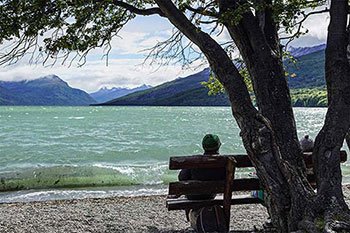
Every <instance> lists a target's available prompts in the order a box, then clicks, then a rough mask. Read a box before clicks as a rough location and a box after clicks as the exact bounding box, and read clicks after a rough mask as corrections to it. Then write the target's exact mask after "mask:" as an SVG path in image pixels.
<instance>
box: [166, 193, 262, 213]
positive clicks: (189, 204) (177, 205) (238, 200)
mask: <svg viewBox="0 0 350 233" xmlns="http://www.w3.org/2000/svg"><path fill="white" fill-rule="evenodd" d="M262 203H263V201H262V200H260V199H259V198H256V197H251V196H250V195H240V196H234V198H233V199H231V205H243V204H262ZM213 205H223V199H222V197H218V198H215V199H214V200H188V199H186V198H179V199H167V202H166V206H167V208H168V210H183V209H196V208H201V207H205V206H213Z"/></svg>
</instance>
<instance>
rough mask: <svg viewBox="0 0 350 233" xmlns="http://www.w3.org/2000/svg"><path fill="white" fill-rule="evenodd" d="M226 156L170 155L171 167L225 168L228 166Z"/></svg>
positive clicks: (175, 168)
mask: <svg viewBox="0 0 350 233" xmlns="http://www.w3.org/2000/svg"><path fill="white" fill-rule="evenodd" d="M226 159H227V158H226V157H225V156H205V155H193V156H176V157H170V162H169V169H170V170H178V169H184V168H185V169H186V168H188V169H190V168H224V167H225V166H226Z"/></svg>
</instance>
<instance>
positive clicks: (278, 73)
mask: <svg viewBox="0 0 350 233" xmlns="http://www.w3.org/2000/svg"><path fill="white" fill-rule="evenodd" d="M219 2H220V3H221V4H220V10H221V12H222V14H225V12H226V11H228V10H231V11H232V10H235V8H237V6H236V5H235V4H232V1H231V2H230V1H219ZM267 2H270V3H271V1H267ZM224 24H225V26H226V28H227V29H228V31H229V33H230V35H231V37H232V38H233V39H234V41H235V44H236V45H237V47H238V49H239V51H240V53H241V55H242V57H243V60H244V61H245V64H246V66H247V68H248V71H249V73H250V76H251V79H252V81H253V87H254V92H255V96H256V99H257V105H258V107H259V110H260V111H261V113H262V115H263V116H265V117H267V118H268V119H269V120H270V122H271V127H272V128H273V130H274V132H275V135H276V143H277V145H278V148H279V150H280V152H281V157H282V159H283V160H285V161H286V162H288V170H289V171H285V169H284V171H283V173H284V174H286V175H287V176H288V175H289V173H293V176H292V177H299V180H295V181H294V182H287V183H285V184H283V189H284V190H288V192H289V193H290V194H289V195H290V200H289V202H287V203H285V204H286V205H285V213H283V216H285V219H284V220H283V221H287V222H288V229H289V230H295V229H296V228H297V227H298V222H299V221H301V219H303V218H304V211H303V208H302V206H303V205H302V203H300V200H303V198H300V194H301V193H303V195H306V196H307V197H309V199H308V200H312V198H311V197H313V196H314V195H313V192H312V190H311V188H310V186H309V184H308V182H307V181H306V179H305V165H304V160H303V159H302V152H301V149H300V145H299V142H298V138H297V132H296V125H295V120H294V115H293V111H292V104H291V98H290V93H289V88H288V84H287V80H286V77H285V71H284V68H283V63H282V56H281V51H280V47H279V42H278V35H277V28H276V24H275V23H274V20H273V16H272V9H271V8H269V7H267V8H266V9H265V11H264V12H257V14H256V16H255V15H253V13H252V12H251V11H248V12H246V13H244V14H243V15H242V20H241V21H240V22H238V23H237V22H230V21H227V22H226V23H224ZM258 176H259V172H258ZM259 177H261V176H259ZM287 179H288V180H290V179H289V177H287ZM297 186H298V187H297ZM271 198H272V200H271V201H272V202H276V200H274V198H273V197H271ZM269 209H270V212H271V216H272V220H273V222H274V223H275V225H280V221H281V216H280V214H275V213H273V210H272V209H271V208H269Z"/></svg>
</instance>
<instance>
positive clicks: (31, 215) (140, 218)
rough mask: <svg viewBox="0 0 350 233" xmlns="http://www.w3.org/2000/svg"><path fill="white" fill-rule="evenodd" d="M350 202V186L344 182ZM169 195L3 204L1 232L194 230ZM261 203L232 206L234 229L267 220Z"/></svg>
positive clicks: (247, 228) (253, 227) (241, 229)
mask: <svg viewBox="0 0 350 233" xmlns="http://www.w3.org/2000/svg"><path fill="white" fill-rule="evenodd" d="M344 195H345V198H346V200H347V203H348V204H350V186H349V185H347V186H344ZM165 199H166V196H143V197H118V198H100V199H99V198H95V199H88V198H87V199H75V200H59V201H42V202H27V203H25V202H24V203H7V204H0V216H1V217H0V232H6V233H7V232H13V233H21V232H23V233H24V232H25V233H29V232H32V233H41V232H42V233H48V232H75V233H80V232H96V233H100V232H101V233H102V232H152V233H157V232H159V233H166V232H167V233H168V232H169V233H170V232H194V231H193V230H192V229H191V228H190V226H189V223H188V222H186V218H185V215H184V212H183V211H168V210H167V209H166V207H165ZM267 217H268V215H267V212H266V209H265V208H264V207H263V206H262V205H257V204H254V205H239V206H237V205H236V206H232V210H231V223H230V224H231V226H230V229H231V232H237V233H238V232H240V233H243V232H256V231H257V230H259V229H262V226H263V224H264V222H265V221H266V220H267Z"/></svg>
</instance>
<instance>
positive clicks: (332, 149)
mask: <svg viewBox="0 0 350 233" xmlns="http://www.w3.org/2000/svg"><path fill="white" fill-rule="evenodd" d="M330 14H331V22H330V24H329V28H328V39H327V48H326V81H327V92H328V102H329V105H328V111H327V115H326V120H325V123H324V126H323V128H322V130H321V131H320V133H319V134H318V136H317V137H316V142H315V149H314V161H315V162H314V164H315V167H314V172H315V174H316V179H317V191H318V192H317V198H318V203H319V206H318V208H320V211H324V217H325V220H326V223H327V224H328V225H327V227H328V228H329V229H330V228H332V227H331V226H332V223H333V222H334V221H335V220H345V219H346V218H347V219H346V220H347V221H348V222H349V221H350V213H349V209H348V206H347V205H346V203H345V201H344V196H343V192H342V175H341V169H340V159H339V151H340V149H341V147H342V146H343V142H344V139H345V136H346V134H347V133H348V131H349V128H350V66H349V63H348V60H347V47H348V42H349V38H348V33H349V32H348V31H347V30H346V28H347V18H348V16H347V15H348V1H345V0H333V1H332V4H331V11H330ZM339 216H341V218H340V219H339ZM335 218H337V219H335ZM344 218H345V219H344ZM349 226H350V225H348V226H347V228H346V229H348V230H349Z"/></svg>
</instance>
